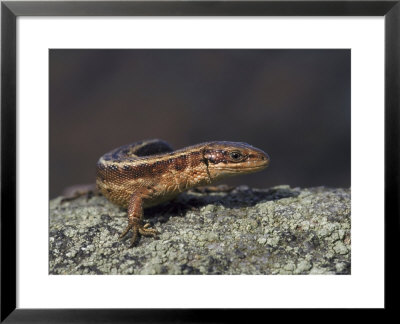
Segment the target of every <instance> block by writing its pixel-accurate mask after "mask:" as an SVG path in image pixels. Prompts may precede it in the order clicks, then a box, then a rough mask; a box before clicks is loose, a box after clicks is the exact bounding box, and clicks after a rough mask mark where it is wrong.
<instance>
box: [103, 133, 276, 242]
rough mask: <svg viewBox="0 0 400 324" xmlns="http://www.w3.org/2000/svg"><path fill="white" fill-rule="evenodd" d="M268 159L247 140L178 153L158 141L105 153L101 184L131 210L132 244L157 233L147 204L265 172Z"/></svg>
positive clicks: (154, 203)
mask: <svg viewBox="0 0 400 324" xmlns="http://www.w3.org/2000/svg"><path fill="white" fill-rule="evenodd" d="M269 162H270V158H269V156H268V154H266V153H265V152H263V151H262V150H260V149H257V148H255V147H252V146H250V145H249V144H246V143H236V142H223V141H219V142H208V143H202V144H198V145H194V146H190V147H186V148H184V149H181V150H177V151H174V150H173V149H172V148H171V147H170V146H169V144H168V143H166V142H164V141H161V140H157V139H154V140H148V141H143V142H137V143H133V144H129V145H125V146H121V147H119V148H117V149H115V150H113V151H111V152H109V153H106V154H104V155H103V156H102V157H101V158H100V159H99V161H98V162H97V178H96V184H97V188H98V189H99V191H100V192H101V193H102V194H103V195H104V196H105V197H106V198H107V199H109V200H110V201H111V202H113V203H115V204H117V205H119V206H122V207H125V208H127V209H128V226H127V227H126V228H125V230H124V231H123V232H122V234H121V235H120V238H122V237H124V236H125V235H126V234H127V233H128V232H129V231H130V230H132V233H133V235H132V239H131V246H133V245H134V244H135V243H136V241H137V239H138V235H139V234H140V235H144V236H153V237H156V236H157V234H158V232H157V230H155V229H152V228H149V224H143V222H142V216H143V208H146V207H151V206H154V205H157V204H160V203H162V202H165V201H168V200H170V199H173V198H174V197H176V196H177V195H178V194H179V193H181V192H183V191H186V190H188V189H191V188H194V187H198V186H204V185H209V184H211V183H213V182H215V181H216V180H220V179H222V178H225V177H228V176H233V175H238V174H246V173H252V172H257V171H260V170H262V169H264V168H266V167H267V166H268V164H269Z"/></svg>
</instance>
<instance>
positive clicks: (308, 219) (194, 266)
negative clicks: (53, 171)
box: [49, 186, 351, 274]
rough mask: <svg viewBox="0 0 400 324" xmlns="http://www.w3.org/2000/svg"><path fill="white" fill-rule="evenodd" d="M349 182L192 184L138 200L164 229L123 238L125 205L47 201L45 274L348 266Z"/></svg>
mask: <svg viewBox="0 0 400 324" xmlns="http://www.w3.org/2000/svg"><path fill="white" fill-rule="evenodd" d="M350 201H351V200H350V189H330V188H325V187H318V188H308V189H300V188H290V187H289V186H279V187H274V188H271V189H262V190H261V189H251V188H248V187H246V186H241V187H237V188H235V189H234V190H232V191H231V192H215V193H202V192H197V191H191V192H188V193H185V194H182V195H180V196H179V197H178V198H177V199H175V200H174V201H172V202H169V203H167V204H163V205H160V206H157V207H153V208H151V209H146V210H145V221H147V222H150V223H151V224H152V225H154V227H155V228H157V230H158V231H160V232H161V234H160V236H159V239H158V240H155V239H153V238H150V237H141V239H140V241H139V244H138V246H136V247H133V248H128V246H129V243H130V242H129V238H130V235H131V234H128V235H127V238H124V239H122V240H118V235H119V233H121V231H122V230H123V229H124V228H125V226H126V225H127V215H126V210H124V209H122V208H119V207H117V206H115V205H113V204H111V203H109V202H108V201H107V200H106V199H105V198H104V197H102V196H93V197H87V196H83V197H80V198H77V199H75V200H72V201H67V202H65V201H64V202H62V197H58V198H56V199H53V200H51V201H50V229H49V235H50V237H49V260H50V265H49V273H50V274H350V270H351V263H350V255H351V254H350V251H351V247H350V206H351V204H350Z"/></svg>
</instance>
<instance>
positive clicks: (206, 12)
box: [0, 0, 400, 323]
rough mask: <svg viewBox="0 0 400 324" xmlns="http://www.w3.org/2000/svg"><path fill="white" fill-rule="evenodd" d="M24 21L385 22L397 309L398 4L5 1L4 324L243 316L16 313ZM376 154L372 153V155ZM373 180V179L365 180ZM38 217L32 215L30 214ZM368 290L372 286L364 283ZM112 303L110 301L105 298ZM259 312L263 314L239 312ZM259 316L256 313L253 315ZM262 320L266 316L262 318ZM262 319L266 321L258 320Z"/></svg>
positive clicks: (389, 225) (389, 236)
mask: <svg viewBox="0 0 400 324" xmlns="http://www.w3.org/2000/svg"><path fill="white" fill-rule="evenodd" d="M19 16H384V19H385V309H387V310H389V309H393V308H396V304H395V301H394V300H393V299H392V298H391V297H390V296H392V295H394V290H395V287H396V286H398V285H397V284H398V281H399V280H398V278H397V277H398V275H397V274H395V269H396V267H395V266H394V264H393V263H394V259H397V257H396V256H397V255H398V251H397V250H396V248H395V247H396V246H397V242H396V241H395V239H396V237H397V236H398V234H399V224H400V221H399V209H400V203H399V202H398V198H400V195H399V156H400V153H399V152H400V147H399V123H400V115H399V109H400V76H399V74H400V0H395V1H321V0H317V1H293V0H292V1H271V0H270V1H151V2H148V1H147V2H146V1H123V2H119V1H115V2H112V1H101V2H97V1H90V2H89V1H82V2H80V1H71V2H68V1H29V2H28V1H17V2H14V1H2V3H1V93H2V95H1V269H0V270H1V322H3V321H4V322H5V323H30V322H38V323H42V322H48V323H64V322H65V323H87V322H101V323H109V322H118V323H125V322H151V321H156V322H184V323H186V322H202V321H205V322H226V321H228V320H230V319H231V320H232V321H234V320H235V319H236V318H237V313H238V310H226V309H225V310H223V309H217V310H212V311H210V310H207V312H205V311H204V310H186V309H185V310H184V309H180V310H167V309H162V310H161V309H158V310H154V309H148V310H145V309H96V310H94V309H93V310H92V309H19V308H16V300H17V293H16V270H17V269H16V238H17V233H16V189H17V188H16V41H17V30H16V19H17V17H19ZM371 154H374V152H371ZM366 176H368V175H366ZM33 212H34V211H33ZM366 284H367V283H366ZM105 298H107V296H105ZM240 312H262V310H240ZM251 315H252V316H253V315H254V316H258V315H259V314H251ZM261 316H262V315H261ZM261 318H262V317H261Z"/></svg>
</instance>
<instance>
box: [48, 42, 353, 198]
mask: <svg viewBox="0 0 400 324" xmlns="http://www.w3.org/2000/svg"><path fill="white" fill-rule="evenodd" d="M350 90H351V89H350V50H50V198H54V197H56V196H57V195H59V194H60V193H61V192H62V190H63V189H64V188H65V187H67V186H71V185H74V184H83V183H94V181H95V165H96V161H97V160H98V158H99V157H100V156H101V155H102V154H104V153H106V152H108V151H109V150H111V149H114V148H116V147H118V146H120V145H123V144H128V143H131V142H135V141H138V140H142V139H150V138H160V139H164V140H166V141H168V142H169V143H170V144H171V145H172V146H173V147H175V148H182V147H185V146H189V145H192V144H197V143H200V142H205V141H213V140H228V141H241V142H247V143H249V144H252V145H253V146H256V147H259V148H261V149H263V150H264V151H266V152H268V153H269V155H270V156H271V165H270V167H269V168H268V169H267V170H266V171H262V172H260V173H256V174H250V175H246V176H243V177H236V178H232V179H228V180H227V181H224V183H229V184H233V185H234V184H247V185H250V186H253V187H259V188H261V187H262V188H266V187H270V186H274V185H280V184H289V185H291V186H301V187H308V186H320V185H324V186H330V187H349V186H350V93H351V92H350Z"/></svg>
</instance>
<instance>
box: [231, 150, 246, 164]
mask: <svg viewBox="0 0 400 324" xmlns="http://www.w3.org/2000/svg"><path fill="white" fill-rule="evenodd" d="M229 156H230V157H231V159H232V160H233V161H234V162H239V161H241V160H242V159H243V157H244V156H243V154H242V153H240V152H239V151H233V152H231V153H229Z"/></svg>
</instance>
